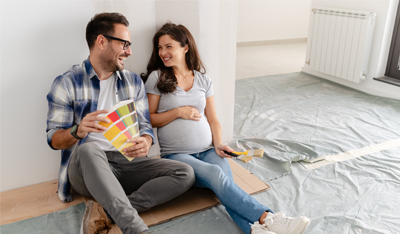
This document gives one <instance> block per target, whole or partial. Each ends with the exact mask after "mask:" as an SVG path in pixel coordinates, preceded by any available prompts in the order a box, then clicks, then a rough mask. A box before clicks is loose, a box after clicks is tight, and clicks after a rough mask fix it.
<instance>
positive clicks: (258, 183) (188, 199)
mask: <svg viewBox="0 0 400 234" xmlns="http://www.w3.org/2000/svg"><path fill="white" fill-rule="evenodd" d="M228 161H229V164H230V166H231V169H232V173H233V179H234V181H235V183H236V184H237V185H238V186H239V187H240V188H242V189H243V190H244V191H246V192H247V193H248V194H255V193H259V192H262V191H266V190H269V189H270V187H269V185H268V184H266V183H264V182H263V181H262V180H260V179H258V178H257V177H256V176H254V175H253V174H251V173H250V172H249V171H247V170H246V169H244V168H243V167H241V166H240V165H239V164H237V163H236V162H235V161H234V160H232V159H229V160H228ZM88 199H89V198H84V200H85V202H86V201H87V200H88ZM218 204H220V202H219V200H218V198H217V197H216V195H215V194H214V193H213V192H212V191H211V190H209V189H202V188H191V189H189V190H188V191H187V192H186V193H183V194H182V195H180V196H178V197H176V198H175V199H173V200H171V201H169V202H167V203H164V204H161V205H159V206H156V207H153V208H152V209H150V210H148V211H146V212H142V213H140V214H139V215H140V217H141V218H142V219H143V220H144V222H145V223H146V224H147V226H149V227H151V226H154V225H157V224H160V223H164V222H167V221H170V220H174V219H177V218H180V217H182V216H185V215H188V214H192V213H196V212H199V211H202V210H205V209H209V208H211V207H214V206H216V205H218ZM114 226H115V224H114V225H113V228H112V229H114V230H113V232H112V233H121V231H120V230H119V228H118V227H114ZM110 231H111V230H110ZM115 231H116V232H115ZM118 231H119V232H118Z"/></svg>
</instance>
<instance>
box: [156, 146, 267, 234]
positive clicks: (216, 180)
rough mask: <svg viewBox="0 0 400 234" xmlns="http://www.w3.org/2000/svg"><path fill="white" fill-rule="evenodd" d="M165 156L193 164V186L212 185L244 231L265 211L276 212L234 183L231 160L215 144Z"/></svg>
mask: <svg viewBox="0 0 400 234" xmlns="http://www.w3.org/2000/svg"><path fill="white" fill-rule="evenodd" d="M164 158H168V159H172V160H176V161H180V162H184V163H187V164H189V165H190V166H192V168H193V170H194V174H195V176H196V180H195V183H194V185H193V186H195V187H201V188H209V189H211V190H212V191H213V192H214V193H215V194H216V195H217V197H218V199H219V200H220V201H221V204H222V205H224V206H225V209H226V211H227V212H228V213H229V215H230V216H231V218H232V219H233V220H234V221H235V223H236V224H237V225H238V226H239V227H240V228H241V229H242V230H243V231H244V232H245V233H250V230H251V226H250V223H254V222H256V221H258V219H259V218H260V217H261V215H262V214H263V213H264V212H265V211H268V212H271V213H273V212H272V210H271V209H269V208H268V207H266V206H264V205H262V204H261V203H259V202H258V201H257V200H256V199H255V198H253V197H252V196H250V195H249V194H247V193H246V192H245V191H243V190H242V189H241V188H240V187H239V186H237V185H236V184H235V182H234V181H233V177H232V171H231V168H230V166H229V163H228V160H227V159H226V158H221V157H220V156H218V154H217V153H216V152H215V149H214V148H212V149H209V150H206V151H203V152H200V153H194V154H167V155H165V156H164Z"/></svg>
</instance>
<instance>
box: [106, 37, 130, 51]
mask: <svg viewBox="0 0 400 234" xmlns="http://www.w3.org/2000/svg"><path fill="white" fill-rule="evenodd" d="M103 37H106V38H109V39H111V40H116V41H121V42H123V43H124V47H123V49H124V50H127V49H128V47H129V46H131V45H132V43H130V42H129V41H125V40H122V39H119V38H116V37H112V36H108V35H103Z"/></svg>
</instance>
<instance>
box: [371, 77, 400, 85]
mask: <svg viewBox="0 0 400 234" xmlns="http://www.w3.org/2000/svg"><path fill="white" fill-rule="evenodd" d="M374 80H377V81H381V82H384V83H387V84H391V85H396V86H399V87H400V80H399V79H394V78H390V77H386V76H382V77H377V78H374Z"/></svg>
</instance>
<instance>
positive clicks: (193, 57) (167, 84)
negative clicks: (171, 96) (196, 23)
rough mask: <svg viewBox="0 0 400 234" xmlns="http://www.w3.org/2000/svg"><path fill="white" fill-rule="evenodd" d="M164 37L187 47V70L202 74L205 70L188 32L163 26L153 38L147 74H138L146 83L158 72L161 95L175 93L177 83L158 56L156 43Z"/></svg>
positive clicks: (173, 25) (182, 27) (169, 25)
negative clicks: (168, 37)
mask: <svg viewBox="0 0 400 234" xmlns="http://www.w3.org/2000/svg"><path fill="white" fill-rule="evenodd" d="M164 35H169V36H170V37H171V38H172V39H173V40H175V41H177V42H179V44H180V46H182V47H184V46H185V45H188V48H189V50H188V52H186V54H185V60H186V64H187V66H188V68H189V70H191V71H192V70H196V71H198V72H201V73H203V74H204V73H205V72H206V69H205V67H204V65H203V63H202V61H201V59H200V55H199V52H198V51H197V46H196V42H195V41H194V39H193V36H192V34H190V32H189V30H188V29H187V28H186V27H185V26H183V25H176V24H172V23H166V24H164V25H163V26H162V27H161V28H160V30H158V31H157V33H156V34H155V35H154V37H153V52H152V53H151V57H150V61H149V63H148V64H147V73H142V74H140V77H141V78H142V80H143V82H146V81H147V78H148V77H149V75H150V74H151V73H152V72H153V71H156V70H160V71H161V74H160V78H159V80H158V83H157V88H158V90H159V91H160V92H161V93H172V92H174V91H175V89H176V86H177V85H178V81H177V79H176V77H175V74H174V71H173V70H172V67H166V66H165V65H164V63H163V61H162V60H161V58H160V56H159V55H158V42H159V39H160V37H161V36H164Z"/></svg>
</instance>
